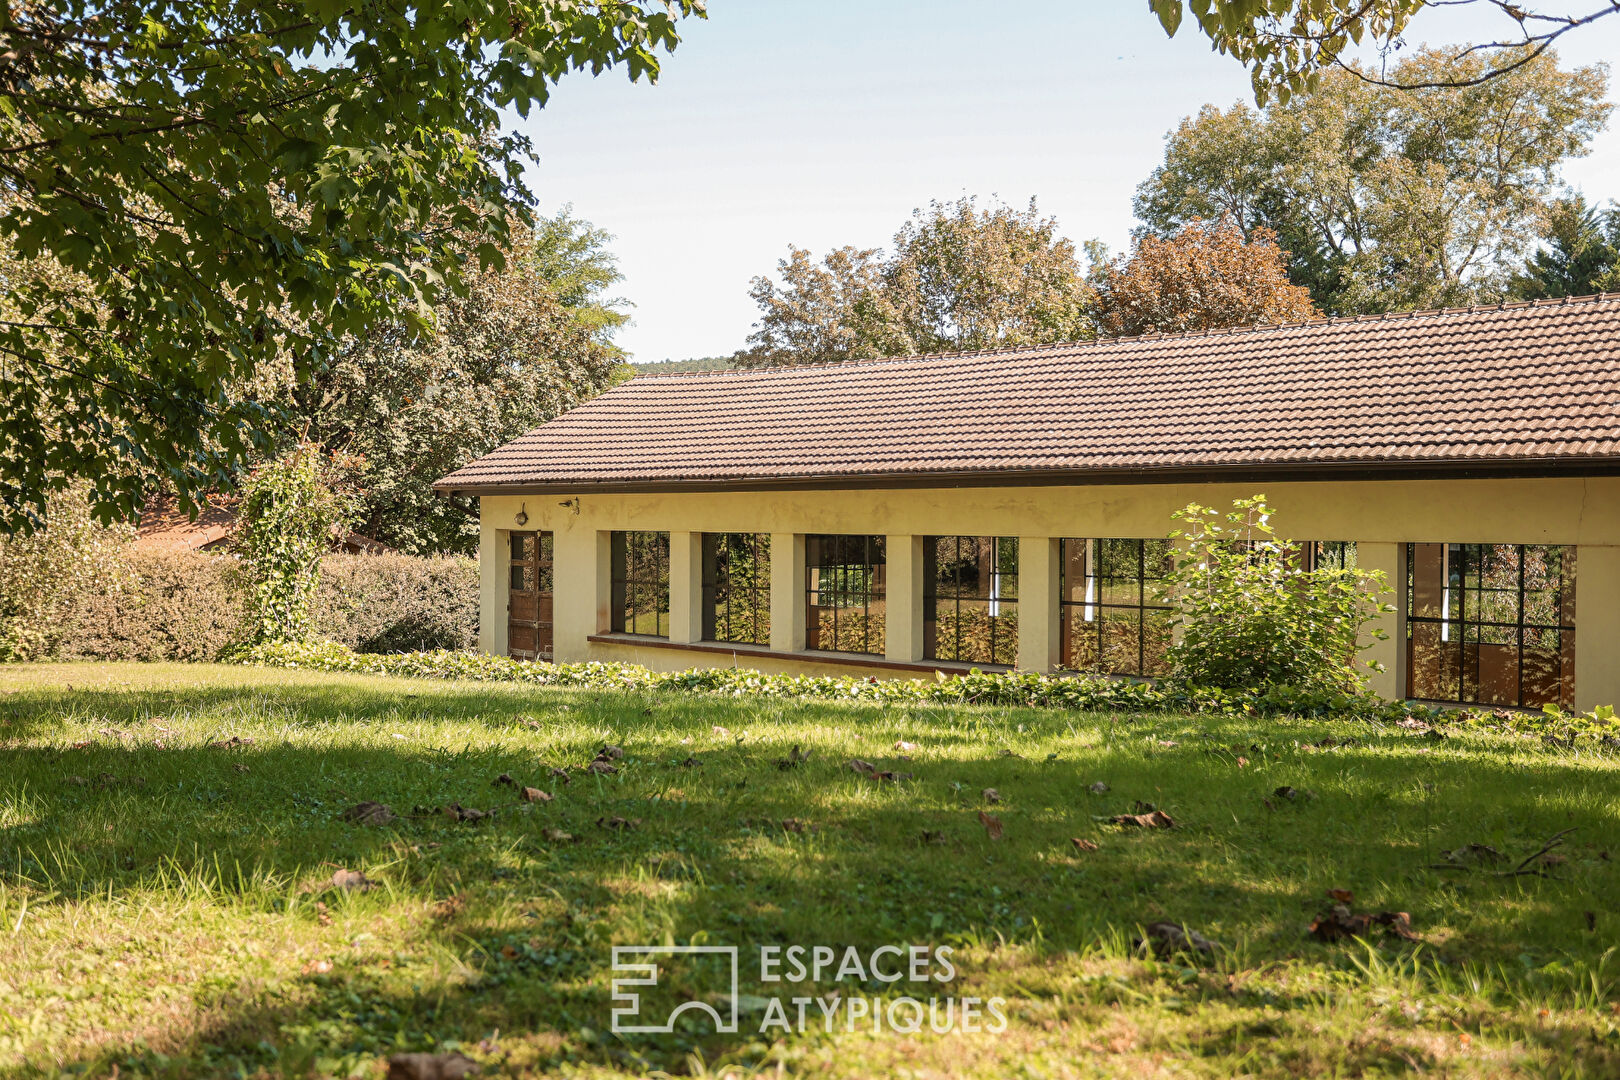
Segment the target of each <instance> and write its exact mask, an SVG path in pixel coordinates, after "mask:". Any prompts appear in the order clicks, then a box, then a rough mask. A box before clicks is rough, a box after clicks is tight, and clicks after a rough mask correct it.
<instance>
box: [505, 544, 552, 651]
mask: <svg viewBox="0 0 1620 1080" xmlns="http://www.w3.org/2000/svg"><path fill="white" fill-rule="evenodd" d="M511 560H512V566H511V582H510V587H509V590H508V592H507V601H506V649H507V652H508V653H509V654H511V656H512V657H513V658H514V659H518V660H550V659H551V658H552V657H551V582H552V566H551V534H550V533H549V532H514V533H512V552H511Z"/></svg>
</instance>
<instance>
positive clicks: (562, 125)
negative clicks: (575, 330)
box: [523, 0, 1620, 360]
mask: <svg viewBox="0 0 1620 1080" xmlns="http://www.w3.org/2000/svg"><path fill="white" fill-rule="evenodd" d="M1608 23H1609V24H1607V25H1606V24H1602V23H1600V24H1598V26H1597V27H1596V28H1595V29H1593V30H1591V31H1589V32H1587V33H1586V34H1585V36H1582V37H1580V38H1570V39H1568V44H1567V45H1566V46H1565V47H1564V48H1563V50H1562V52H1563V55H1564V59H1565V62H1566V64H1567V63H1571V62H1580V63H1589V62H1592V61H1594V60H1600V59H1605V58H1608V57H1620V19H1616V20H1609V21H1608ZM684 27H685V31H684V36H685V40H684V41H683V42H682V44H681V46H680V47H679V48H678V49H676V51H675V53H674V54H673V55H672V56H670V57H668V58H667V59H666V62H665V65H664V73H663V76H662V77H661V78H660V79H659V82H658V83H657V84H656V85H648V84H646V83H641V84H636V85H631V84H630V83H629V81H628V79H626V78H625V76H624V75H623V74H621V73H617V72H609V73H607V74H604V75H602V76H601V77H599V78H594V79H593V78H592V77H591V76H589V75H575V76H570V77H569V78H567V79H565V80H564V81H563V83H562V85H561V86H560V87H559V88H558V90H557V92H556V94H555V96H554V97H553V99H552V101H551V104H550V105H548V106H547V108H546V109H545V110H544V111H543V112H540V113H537V114H535V115H534V116H532V117H531V118H530V119H529V120H528V121H525V122H523V124H524V126H525V127H526V129H527V130H528V131H529V133H530V135H531V136H532V137H533V138H534V141H535V144H536V147H537V149H538V150H539V153H540V156H541V160H540V164H539V165H538V167H536V168H533V169H531V170H530V173H529V183H530V186H531V188H532V189H533V190H534V191H535V193H536V194H537V196H538V197H539V199H540V201H541V204H542V206H543V207H545V208H546V209H548V210H549V209H551V208H554V207H555V206H557V205H560V204H562V203H565V202H572V203H573V204H574V209H575V211H576V212H577V213H578V214H580V215H581V216H583V217H585V218H587V219H589V220H591V221H593V222H595V223H596V224H597V225H600V226H602V227H603V228H606V229H608V230H609V231H611V232H612V233H614V234H615V235H616V236H617V240H616V241H615V242H614V245H613V248H614V250H615V252H617V254H618V255H619V258H620V262H621V265H622V267H623V269H624V272H625V281H624V284H623V287H622V291H623V293H624V295H625V296H627V297H628V298H629V299H630V300H632V301H634V302H635V304H636V309H635V312H634V318H635V322H634V324H633V325H631V326H629V327H627V328H626V329H625V330H624V331H623V332H622V336H621V341H622V343H623V344H624V346H625V347H626V348H628V349H629V350H630V351H631V352H632V353H633V354H634V357H635V359H637V360H661V359H666V358H674V359H680V358H684V357H689V356H707V355H719V354H725V353H730V352H731V351H733V350H735V349H737V348H738V347H740V346H741V345H742V344H743V339H744V338H745V337H746V336H747V334H748V330H749V326H750V324H751V323H752V322H753V320H754V317H755V313H756V308H755V306H754V304H753V302H752V301H751V300H749V299H748V295H747V289H748V280H749V278H751V277H752V276H754V275H755V274H760V273H765V272H767V271H770V270H772V269H773V268H774V267H775V265H776V261H777V259H778V258H780V257H781V256H782V255H783V254H784V253H785V252H786V251H787V247H788V245H789V244H790V243H792V244H797V245H799V246H801V247H808V248H810V249H811V250H812V251H815V252H817V253H820V252H822V251H824V250H826V249H828V248H831V247H836V246H840V245H843V244H857V245H861V246H873V247H875V246H880V245H884V244H886V243H887V241H888V239H889V237H890V236H891V235H892V234H893V233H894V231H895V229H896V228H898V227H899V225H900V224H901V222H902V221H904V220H905V218H906V217H907V215H909V214H910V212H911V210H912V208H913V207H916V206H919V205H922V204H925V203H927V202H928V200H930V199H952V198H956V197H957V196H959V195H963V194H976V195H980V196H990V195H998V196H1000V197H1001V198H1002V199H1003V200H1005V201H1007V202H1010V203H1015V204H1020V205H1021V204H1023V203H1024V202H1027V201H1028V199H1029V198H1030V196H1032V195H1033V196H1035V197H1037V198H1038V199H1039V200H1040V206H1041V209H1042V210H1043V211H1044V212H1046V213H1049V214H1052V215H1055V216H1056V217H1057V219H1058V221H1059V223H1060V224H1061V225H1062V228H1063V232H1064V233H1065V234H1066V235H1068V236H1070V237H1072V238H1073V239H1075V240H1076V241H1080V240H1085V239H1088V238H1091V237H1098V238H1101V239H1102V240H1104V241H1106V242H1107V243H1108V244H1109V245H1110V246H1112V247H1114V248H1116V249H1117V248H1120V247H1122V246H1124V245H1125V244H1126V242H1127V240H1128V237H1129V234H1130V230H1131V226H1132V223H1133V220H1132V215H1131V195H1132V192H1133V190H1134V188H1135V186H1136V185H1137V183H1139V182H1140V181H1141V180H1142V179H1143V178H1144V177H1145V176H1147V174H1148V173H1149V172H1150V171H1151V170H1152V169H1153V167H1154V166H1155V165H1156V164H1158V162H1159V161H1160V159H1161V157H1162V149H1163V138H1164V134H1165V132H1167V131H1168V130H1170V128H1171V127H1173V126H1174V125H1175V124H1176V123H1177V122H1178V121H1180V119H1181V118H1182V117H1184V116H1187V115H1188V114H1190V113H1192V112H1194V111H1196V110H1197V109H1198V107H1199V106H1200V105H1202V104H1204V103H1205V102H1216V103H1218V104H1220V105H1222V106H1226V105H1230V104H1231V103H1232V102H1234V101H1236V100H1238V99H1240V98H1244V99H1246V98H1247V97H1248V94H1249V84H1248V75H1247V73H1246V72H1245V71H1244V70H1243V69H1242V68H1241V67H1240V66H1239V65H1238V64H1237V63H1236V62H1234V61H1233V60H1231V59H1229V58H1227V57H1223V56H1218V55H1215V54H1214V53H1212V52H1211V51H1210V49H1209V47H1208V44H1207V42H1206V41H1205V39H1204V38H1202V37H1201V36H1198V35H1196V34H1194V33H1192V32H1191V30H1190V28H1184V29H1183V30H1182V32H1181V34H1180V35H1178V36H1177V38H1175V39H1174V40H1169V39H1167V38H1165V36H1164V34H1163V32H1162V31H1161V30H1160V29H1159V26H1158V23H1157V21H1156V20H1155V19H1154V18H1153V17H1152V16H1151V15H1150V14H1149V13H1148V11H1147V4H1146V3H1145V2H1144V0H1117V2H1115V0H1070V2H1068V3H1044V4H1042V3H1036V4H1019V5H1013V4H997V3H986V2H984V0H980V2H978V3H970V2H967V0H864V2H863V0H818V2H816V3H806V2H799V3H790V2H788V0H710V4H709V18H708V19H707V20H706V21H705V20H690V21H687V22H686V23H684ZM1479 29H1480V27H1478V26H1472V27H1471V26H1468V25H1463V26H1460V27H1459V26H1457V25H1456V20H1455V19H1454V18H1452V17H1451V16H1449V15H1447V14H1445V13H1433V14H1429V15H1425V16H1423V17H1422V18H1421V19H1420V21H1419V22H1418V23H1417V24H1416V25H1415V27H1414V32H1413V33H1412V34H1410V35H1408V37H1409V40H1411V41H1413V42H1417V41H1420V40H1433V41H1435V42H1440V41H1445V40H1461V39H1463V38H1469V37H1474V38H1476V39H1477V35H1478V31H1479ZM1471 30H1472V31H1473V34H1470V31H1471ZM1566 178H1567V179H1568V180H1569V181H1570V182H1572V183H1574V184H1576V185H1577V186H1579V187H1581V188H1583V189H1584V190H1585V191H1586V192H1587V194H1588V195H1589V196H1592V197H1595V198H1599V199H1607V198H1610V197H1620V123H1614V122H1611V125H1610V130H1609V131H1608V132H1606V133H1605V134H1604V135H1603V136H1601V137H1600V139H1599V141H1598V142H1597V144H1596V145H1595V147H1594V153H1593V154H1592V155H1591V156H1590V157H1588V158H1585V159H1582V160H1579V161H1576V162H1573V163H1571V165H1570V166H1569V167H1568V169H1567V170H1566Z"/></svg>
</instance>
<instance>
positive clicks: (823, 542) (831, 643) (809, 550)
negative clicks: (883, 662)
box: [804, 535, 888, 656]
mask: <svg viewBox="0 0 1620 1080" xmlns="http://www.w3.org/2000/svg"><path fill="white" fill-rule="evenodd" d="M804 572H805V601H806V603H805V634H804V647H805V648H806V649H813V650H818V651H823V652H850V653H870V654H874V655H877V656H882V655H883V651H884V636H883V633H884V614H885V593H886V588H885V585H886V579H887V576H888V559H887V557H886V552H885V550H884V538H883V537H881V536H832V535H812V536H806V537H805V538H804Z"/></svg>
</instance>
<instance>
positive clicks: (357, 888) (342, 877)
mask: <svg viewBox="0 0 1620 1080" xmlns="http://www.w3.org/2000/svg"><path fill="white" fill-rule="evenodd" d="M332 887H333V888H334V889H343V890H344V891H345V892H370V891H371V890H372V889H374V888H376V887H377V883H376V882H375V881H372V880H371V879H370V878H368V877H366V875H364V874H362V873H361V872H360V871H358V870H338V871H336V872H335V873H333V874H332Z"/></svg>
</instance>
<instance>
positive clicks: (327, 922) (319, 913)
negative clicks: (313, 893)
mask: <svg viewBox="0 0 1620 1080" xmlns="http://www.w3.org/2000/svg"><path fill="white" fill-rule="evenodd" d="M315 920H316V921H317V922H319V923H320V924H321V925H322V926H331V925H332V914H331V912H329V911H327V910H326V905H325V904H324V903H322V902H321V901H319V900H317V901H315Z"/></svg>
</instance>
